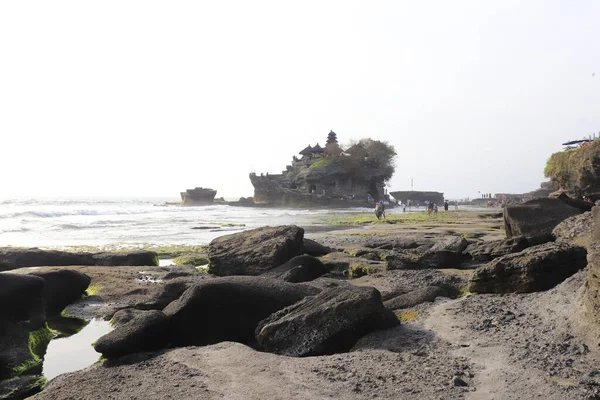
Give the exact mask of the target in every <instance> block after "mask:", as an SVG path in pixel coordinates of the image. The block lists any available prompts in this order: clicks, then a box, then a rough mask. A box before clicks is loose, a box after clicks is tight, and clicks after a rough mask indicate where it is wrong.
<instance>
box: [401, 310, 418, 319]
mask: <svg viewBox="0 0 600 400" xmlns="http://www.w3.org/2000/svg"><path fill="white" fill-rule="evenodd" d="M396 317H397V318H398V321H400V322H410V321H414V320H415V319H417V318H419V314H418V313H417V312H416V311H414V310H404V311H398V312H396Z"/></svg>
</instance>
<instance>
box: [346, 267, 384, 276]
mask: <svg viewBox="0 0 600 400" xmlns="http://www.w3.org/2000/svg"><path fill="white" fill-rule="evenodd" d="M384 270H385V265H377V264H362V263H354V264H350V268H349V271H350V278H352V279H355V278H360V277H361V276H365V275H371V274H376V273H378V272H383V271H384Z"/></svg>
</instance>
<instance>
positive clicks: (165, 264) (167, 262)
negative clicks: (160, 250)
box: [158, 258, 175, 267]
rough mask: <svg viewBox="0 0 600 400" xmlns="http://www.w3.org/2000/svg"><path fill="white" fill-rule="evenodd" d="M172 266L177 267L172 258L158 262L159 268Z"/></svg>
mask: <svg viewBox="0 0 600 400" xmlns="http://www.w3.org/2000/svg"><path fill="white" fill-rule="evenodd" d="M171 265H175V263H174V262H173V259H172V258H168V259H159V260H158V266H159V267H170V266H171Z"/></svg>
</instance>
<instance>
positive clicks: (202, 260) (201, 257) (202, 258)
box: [173, 253, 208, 267]
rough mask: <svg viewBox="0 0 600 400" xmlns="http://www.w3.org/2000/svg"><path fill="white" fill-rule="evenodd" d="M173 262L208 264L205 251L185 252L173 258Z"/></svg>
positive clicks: (178, 263) (194, 264)
mask: <svg viewBox="0 0 600 400" xmlns="http://www.w3.org/2000/svg"><path fill="white" fill-rule="evenodd" d="M173 262H174V263H175V264H177V265H193V266H195V267H197V266H199V265H206V264H208V257H207V255H206V253H196V254H185V255H182V256H179V257H177V258H174V259H173Z"/></svg>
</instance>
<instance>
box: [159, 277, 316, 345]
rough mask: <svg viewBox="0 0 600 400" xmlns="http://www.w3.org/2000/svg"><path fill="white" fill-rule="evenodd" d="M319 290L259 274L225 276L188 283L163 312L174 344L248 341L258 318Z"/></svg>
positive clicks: (264, 316)
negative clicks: (178, 296)
mask: <svg viewBox="0 0 600 400" xmlns="http://www.w3.org/2000/svg"><path fill="white" fill-rule="evenodd" d="M319 291H320V290H319V289H317V288H315V287H311V286H308V285H304V284H294V283H288V282H283V281H280V280H275V279H268V278H262V277H250V276H233V277H224V278H217V279H210V280H206V281H204V282H200V283H198V284H195V285H193V286H191V287H190V288H189V289H187V290H186V291H185V292H184V293H183V294H182V295H181V297H180V298H179V299H178V300H176V301H174V302H172V303H171V304H169V305H168V306H167V307H166V308H165V309H164V310H163V312H164V313H165V315H167V316H168V317H169V318H170V321H171V329H172V335H173V342H174V343H175V344H177V345H180V346H186V345H207V344H214V343H218V342H222V341H227V340H229V341H234V342H240V343H251V342H253V340H254V329H255V328H256V326H257V325H258V323H259V322H260V321H261V320H263V319H264V318H266V317H268V316H269V315H271V314H272V313H274V312H275V311H278V310H281V309H282V308H284V307H287V306H289V305H292V304H294V303H296V302H298V301H300V300H302V299H303V298H305V297H306V296H312V295H315V294H317V293H318V292H319Z"/></svg>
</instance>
